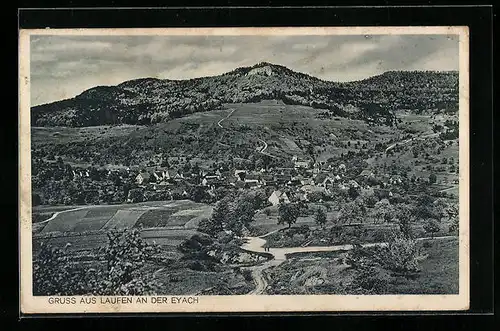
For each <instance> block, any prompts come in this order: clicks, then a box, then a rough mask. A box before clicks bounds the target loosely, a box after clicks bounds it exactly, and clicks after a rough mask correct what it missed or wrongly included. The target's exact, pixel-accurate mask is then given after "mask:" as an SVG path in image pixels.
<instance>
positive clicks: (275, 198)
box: [267, 190, 290, 206]
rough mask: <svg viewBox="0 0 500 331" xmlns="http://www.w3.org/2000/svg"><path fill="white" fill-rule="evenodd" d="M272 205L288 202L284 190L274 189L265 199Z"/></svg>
mask: <svg viewBox="0 0 500 331" xmlns="http://www.w3.org/2000/svg"><path fill="white" fill-rule="evenodd" d="M267 200H268V201H269V202H270V203H271V204H272V205H273V206H277V205H279V204H280V203H281V202H283V203H290V199H289V198H288V195H287V194H286V193H285V192H281V191H279V190H276V191H274V192H273V193H272V194H271V195H270V196H269V198H268V199H267Z"/></svg>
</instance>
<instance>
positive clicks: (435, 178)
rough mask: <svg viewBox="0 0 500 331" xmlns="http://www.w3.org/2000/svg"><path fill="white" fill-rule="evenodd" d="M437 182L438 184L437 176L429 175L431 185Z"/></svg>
mask: <svg viewBox="0 0 500 331" xmlns="http://www.w3.org/2000/svg"><path fill="white" fill-rule="evenodd" d="M436 182H437V176H436V175H435V174H430V175H429V183H430V184H435V183H436Z"/></svg>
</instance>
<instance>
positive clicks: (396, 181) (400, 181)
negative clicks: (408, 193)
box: [389, 175, 403, 184]
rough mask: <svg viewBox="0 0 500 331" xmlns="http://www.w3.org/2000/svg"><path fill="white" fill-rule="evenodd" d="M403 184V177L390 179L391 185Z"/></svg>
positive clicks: (397, 176)
mask: <svg viewBox="0 0 500 331" xmlns="http://www.w3.org/2000/svg"><path fill="white" fill-rule="evenodd" d="M402 182H403V180H402V178H401V176H399V175H396V176H392V177H391V178H389V184H401V183H402Z"/></svg>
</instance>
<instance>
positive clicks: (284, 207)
mask: <svg viewBox="0 0 500 331" xmlns="http://www.w3.org/2000/svg"><path fill="white" fill-rule="evenodd" d="M298 215H299V213H298V208H297V205H296V204H294V203H288V204H287V203H280V204H279V206H278V224H288V228H291V227H292V224H295V223H296V222H297V218H298Z"/></svg>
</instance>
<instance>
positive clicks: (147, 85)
mask: <svg viewBox="0 0 500 331" xmlns="http://www.w3.org/2000/svg"><path fill="white" fill-rule="evenodd" d="M268 99H278V100H282V101H283V102H285V103H287V104H298V105H305V106H311V107H313V108H317V109H323V110H328V112H327V114H330V115H332V116H333V115H335V116H344V117H350V118H356V119H364V120H366V121H376V122H381V123H386V124H392V122H393V120H394V115H393V113H394V112H395V111H398V110H409V111H414V112H416V113H420V112H423V111H430V112H438V111H456V110H458V73H457V72H387V73H384V74H382V75H379V76H374V77H371V78H368V79H365V80H361V81H357V82H351V83H336V82H330V81H324V80H320V79H318V78H316V77H312V76H309V75H306V74H303V73H299V72H295V71H292V70H290V69H288V68H286V67H284V66H280V65H275V64H270V63H266V62H264V63H259V64H256V65H254V66H252V67H242V68H238V69H235V70H233V71H231V72H228V73H225V74H222V75H219V76H213V77H202V78H195V79H189V80H161V79H154V78H143V79H137V80H131V81H127V82H124V83H121V84H119V85H117V86H97V87H94V88H91V89H89V90H87V91H85V92H83V93H81V94H80V95H78V96H76V97H75V98H72V99H67V100H62V101H57V102H53V103H50V104H45V105H40V106H35V107H32V109H31V117H32V118H31V120H32V125H33V126H72V127H82V126H96V125H104V124H154V123H158V122H164V121H168V120H170V119H173V118H177V117H181V116H184V115H186V114H190V113H194V112H200V111H210V110H215V109H218V108H220V107H221V106H222V104H224V103H247V102H258V101H261V100H268Z"/></svg>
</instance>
